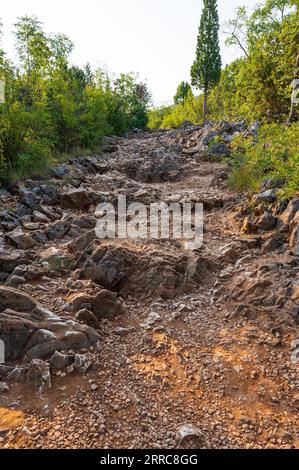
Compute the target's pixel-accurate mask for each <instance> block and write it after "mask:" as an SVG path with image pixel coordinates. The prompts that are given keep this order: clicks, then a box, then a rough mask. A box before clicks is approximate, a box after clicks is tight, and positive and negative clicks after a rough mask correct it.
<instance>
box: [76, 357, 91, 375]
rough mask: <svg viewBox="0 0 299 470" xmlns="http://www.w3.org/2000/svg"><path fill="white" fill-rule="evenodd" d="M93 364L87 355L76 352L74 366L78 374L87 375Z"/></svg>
mask: <svg viewBox="0 0 299 470" xmlns="http://www.w3.org/2000/svg"><path fill="white" fill-rule="evenodd" d="M91 366H92V364H91V362H90V361H89V359H88V358H87V357H86V356H83V355H82V354H75V361H74V364H73V367H74V371H75V372H76V373H77V374H81V375H85V374H86V372H87V371H88V369H89V368H90V367H91Z"/></svg>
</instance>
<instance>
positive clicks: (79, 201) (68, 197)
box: [61, 189, 93, 209]
mask: <svg viewBox="0 0 299 470" xmlns="http://www.w3.org/2000/svg"><path fill="white" fill-rule="evenodd" d="M61 203H62V206H63V207H65V208H67V209H85V208H86V207H89V206H90V205H91V204H92V203H93V199H92V197H91V195H90V194H89V193H88V191H86V189H74V190H72V191H68V192H66V193H62V195H61Z"/></svg>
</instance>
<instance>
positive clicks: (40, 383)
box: [26, 359, 52, 393]
mask: <svg viewBox="0 0 299 470" xmlns="http://www.w3.org/2000/svg"><path fill="white" fill-rule="evenodd" d="M26 382H27V384H28V385H30V386H31V387H33V388H34V389H35V390H38V391H39V392H40V393H42V392H45V391H47V390H49V389H50V388H52V382H51V374H50V369H49V365H48V364H47V363H46V362H44V361H42V360H40V359H34V360H32V361H31V362H30V364H29V369H28V373H27V379H26Z"/></svg>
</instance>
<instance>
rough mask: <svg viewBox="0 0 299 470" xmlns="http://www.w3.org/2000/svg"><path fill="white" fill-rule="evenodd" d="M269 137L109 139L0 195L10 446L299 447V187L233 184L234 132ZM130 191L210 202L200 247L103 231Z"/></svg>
mask: <svg viewBox="0 0 299 470" xmlns="http://www.w3.org/2000/svg"><path fill="white" fill-rule="evenodd" d="M257 132H258V127H257V126H253V127H252V128H248V127H247V126H246V123H243V122H241V123H228V122H221V123H212V122H208V123H206V124H205V125H204V126H193V125H191V123H188V122H186V123H185V125H184V126H182V127H181V128H179V129H177V130H166V131H157V132H156V131H155V132H147V133H142V132H140V133H138V134H137V133H136V134H134V135H132V136H131V137H129V138H126V139H125V138H116V137H115V138H109V139H107V142H106V145H105V146H104V148H103V153H102V154H101V155H94V156H92V157H86V158H83V157H82V158H81V157H79V158H73V159H71V160H70V161H69V162H66V163H63V164H61V165H59V166H57V167H55V168H53V169H52V170H51V174H50V177H49V179H47V180H44V181H41V180H38V181H32V180H25V181H22V182H20V183H17V184H15V185H14V186H13V187H11V188H7V190H3V191H2V190H1V191H0V339H2V340H4V341H5V346H6V351H5V354H6V363H5V364H3V365H2V364H0V447H3V448H36V449H40V448H87V447H89V448H170V449H175V448H244V447H245V448H271V447H275V448H298V447H299V435H298V422H297V421H298V410H299V397H298V385H299V377H298V364H297V363H296V361H294V360H292V358H293V357H294V354H295V353H294V350H295V349H294V344H295V343H294V341H296V340H297V339H298V338H299V332H298V323H299V278H298V273H299V269H298V257H299V200H298V199H297V198H295V199H293V200H292V201H282V202H281V201H280V200H279V198H278V197H277V194H278V193H277V191H278V189H279V188H280V187H281V186H282V185H283V184H284V182H283V181H265V183H264V185H263V187H262V188H261V191H260V193H258V194H256V195H254V197H253V198H252V199H248V197H247V196H246V195H242V194H236V193H234V192H232V191H230V190H229V189H228V188H227V185H226V180H227V176H228V174H229V167H228V165H227V164H226V163H225V159H226V158H227V157H229V155H230V153H231V149H230V142H231V140H232V139H233V138H234V136H236V135H240V134H245V135H248V134H249V133H251V134H252V135H254V136H256V133H257ZM120 194H123V195H126V196H127V202H128V203H131V202H142V203H143V204H146V205H147V206H148V205H149V204H150V203H152V202H162V201H163V202H166V203H171V202H180V203H184V202H185V203H186V202H190V203H192V204H194V203H195V202H202V203H203V205H204V211H205V224H204V245H203V246H202V247H201V248H200V249H196V250H186V249H185V245H184V241H183V240H182V241H181V240H171V239H170V240H150V239H149V240H138V239H137V240H118V239H115V240H112V239H108V240H99V239H98V238H97V237H96V233H95V230H94V229H95V226H96V222H97V219H96V215H95V212H96V207H97V205H98V204H100V203H111V204H116V202H117V198H118V195H120ZM295 348H296V346H295ZM78 423H79V424H80V426H78Z"/></svg>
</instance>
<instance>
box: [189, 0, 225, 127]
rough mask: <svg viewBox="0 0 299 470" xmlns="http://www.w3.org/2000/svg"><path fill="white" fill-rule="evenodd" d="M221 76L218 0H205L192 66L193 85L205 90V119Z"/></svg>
mask: <svg viewBox="0 0 299 470" xmlns="http://www.w3.org/2000/svg"><path fill="white" fill-rule="evenodd" d="M220 76H221V55H220V46H219V18H218V9H217V0H204V7H203V11H202V16H201V20H200V26H199V32H198V37H197V48H196V58H195V61H194V64H193V66H192V68H191V78H192V85H193V86H195V87H197V88H198V89H201V90H203V94H204V101H203V119H205V118H206V114H207V99H208V94H209V92H210V91H211V90H212V88H213V87H214V86H215V85H217V83H218V82H219V80H220Z"/></svg>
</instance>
